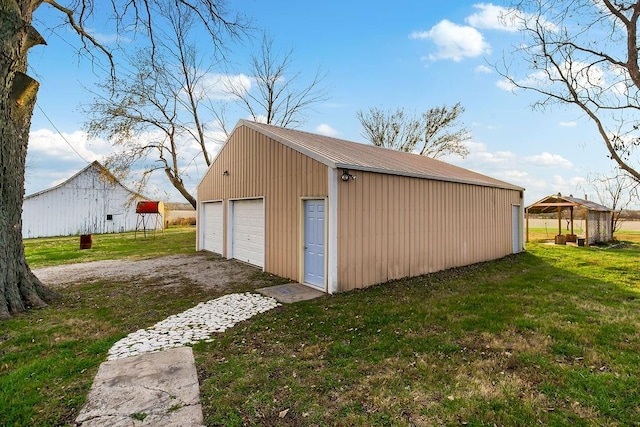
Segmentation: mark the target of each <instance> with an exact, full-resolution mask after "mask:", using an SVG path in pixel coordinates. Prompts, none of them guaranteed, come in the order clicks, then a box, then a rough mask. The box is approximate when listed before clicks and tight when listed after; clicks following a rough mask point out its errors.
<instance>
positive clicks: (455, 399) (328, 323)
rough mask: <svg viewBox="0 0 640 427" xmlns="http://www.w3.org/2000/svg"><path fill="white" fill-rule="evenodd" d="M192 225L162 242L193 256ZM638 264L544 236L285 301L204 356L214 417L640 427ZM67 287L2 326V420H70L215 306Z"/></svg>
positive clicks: (140, 288)
mask: <svg viewBox="0 0 640 427" xmlns="http://www.w3.org/2000/svg"><path fill="white" fill-rule="evenodd" d="M189 233H191V235H190V237H188V238H187V237H185V236H178V235H176V236H174V237H175V239H176V240H175V241H174V240H172V239H173V238H174V237H171V235H169V234H168V235H166V236H165V239H166V240H165V242H166V244H167V246H170V247H172V250H175V251H178V252H179V251H185V253H188V252H189V251H193V239H194V232H193V231H192V230H190V231H189ZM177 234H180V233H177ZM157 240H158V239H157ZM98 241H99V240H98V238H97V237H96V239H95V240H94V245H96V244H97V242H98ZM31 242H35V241H29V242H28V243H29V244H30V243H31ZM147 242H148V243H151V242H149V241H147ZM125 246H129V244H127V245H125ZM148 246H151V245H148ZM148 246H144V247H148ZM141 247H142V246H141ZM72 249H73V248H71V247H69V250H72ZM152 251H153V252H154V254H156V255H157V254H161V253H163V251H162V250H159V249H157V248H156V249H153V250H152ZM156 251H157V252H156ZM54 252H55V251H54ZM113 252H117V249H113ZM123 252H124V253H127V254H128V255H132V254H134V253H136V251H133V252H131V253H129V252H128V251H125V250H123ZM138 252H139V253H138V256H144V251H142V250H140V251H138ZM27 253H28V256H29V257H33V256H34V254H38V253H42V251H40V250H39V249H38V247H37V245H34V246H32V247H31V248H29V247H28V249H27ZM51 256H53V255H50V256H49V257H51ZM82 256H83V257H84V256H87V255H84V254H82ZM87 260H88V259H87ZM639 260H640V246H639V245H637V244H635V243H626V244H623V245H617V246H614V247H611V248H598V247H591V248H584V247H570V246H555V245H544V244H530V245H529V246H528V251H527V252H526V253H523V254H519V255H516V256H511V257H507V258H504V259H500V260H496V261H493V262H489V263H484V264H480V265H475V266H471V267H467V268H462V269H455V270H449V271H445V272H441V273H436V274H432V275H429V276H424V277H419V278H412V279H404V280H400V281H395V282H392V283H388V284H385V285H382V286H376V287H372V288H369V289H366V290H361V291H354V292H350V293H345V294H339V295H335V296H326V297H323V298H320V299H317V300H313V301H308V302H302V303H297V304H292V305H286V306H282V307H279V308H277V309H275V310H272V311H270V312H267V313H264V314H262V315H260V316H257V317H255V318H254V319H252V320H250V321H247V322H244V323H242V324H240V325H237V326H236V327H235V328H232V329H230V330H228V331H226V332H225V333H224V334H220V335H217V336H216V337H215V340H214V341H213V342H211V343H200V344H198V345H196V346H195V348H194V350H195V354H196V361H197V366H198V373H199V378H200V384H201V396H202V404H203V409H204V413H205V421H206V424H207V425H211V426H212V425H225V426H226V425H261V426H264V425H344V426H347V425H362V426H370V425H406V426H410V425H461V424H463V425H476V426H481V425H488V426H491V425H494V424H496V425H533V424H543V425H618V426H627V425H639V424H640V406H639V405H638V402H640V317H639V313H640V310H639V309H640V271H639V269H638V261H639ZM66 261H68V259H67V260H66ZM54 262H55V261H50V260H48V259H47V257H46V256H45V257H43V258H42V260H40V261H38V263H39V264H37V265H49V264H50V263H54ZM30 263H31V264H32V265H33V264H34V261H33V258H31V259H30ZM259 276H260V277H256V278H255V280H257V281H262V284H264V282H265V281H269V280H275V281H277V278H270V277H269V275H263V274H261V275H259ZM252 282H253V280H252ZM249 286H251V284H247V287H249ZM60 292H61V298H60V299H59V300H57V301H55V302H54V303H53V304H52V305H51V307H49V308H46V309H44V310H39V311H33V312H30V313H26V314H23V315H19V316H16V317H15V318H13V319H11V320H8V321H3V322H0V425H16V426H30V425H60V424H65V423H72V422H73V419H74V418H75V416H76V415H77V413H78V411H79V409H80V407H81V406H82V404H83V402H84V399H85V396H86V393H87V391H88V389H89V387H90V385H91V382H92V380H93V376H94V375H95V372H96V370H97V367H98V365H99V364H100V362H102V361H104V360H105V357H106V354H107V351H108V349H109V348H110V346H111V345H112V344H113V343H114V342H115V341H117V340H118V339H119V338H121V337H123V336H125V335H126V334H127V333H128V332H131V331H134V330H136V329H139V328H144V327H147V326H150V325H152V324H153V323H155V322H156V321H158V320H160V319H163V318H164V317H166V316H168V315H169V314H172V313H176V312H179V311H182V310H184V309H186V308H188V307H190V306H192V305H195V303H197V302H198V301H204V300H207V299H210V298H212V297H215V296H217V295H215V294H210V293H206V292H204V291H202V290H201V289H199V288H196V287H192V286H191V287H189V286H181V287H176V288H167V287H164V288H161V289H160V288H158V287H154V284H153V283H144V282H136V283H112V282H108V281H107V280H105V282H104V283H99V284H95V283H94V284H90V285H84V284H78V285H75V286H68V287H66V288H65V289H62V290H61V291H60Z"/></svg>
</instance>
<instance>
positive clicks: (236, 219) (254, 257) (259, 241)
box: [232, 199, 264, 267]
mask: <svg viewBox="0 0 640 427" xmlns="http://www.w3.org/2000/svg"><path fill="white" fill-rule="evenodd" d="M232 235H233V241H232V248H233V255H232V256H233V258H235V259H238V260H240V261H244V262H248V263H249V264H253V265H257V266H258V267H264V202H263V200H262V199H256V200H237V201H235V202H233V233H232Z"/></svg>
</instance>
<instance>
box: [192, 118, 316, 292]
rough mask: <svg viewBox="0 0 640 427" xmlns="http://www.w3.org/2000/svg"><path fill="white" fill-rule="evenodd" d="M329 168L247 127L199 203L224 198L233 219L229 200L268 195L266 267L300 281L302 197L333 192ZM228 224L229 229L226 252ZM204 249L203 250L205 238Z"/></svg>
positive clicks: (201, 190) (214, 169)
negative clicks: (330, 190) (329, 188)
mask: <svg viewBox="0 0 640 427" xmlns="http://www.w3.org/2000/svg"><path fill="white" fill-rule="evenodd" d="M225 171H226V172H227V173H226V174H225ZM327 173H328V172H327V166H325V165H324V164H322V163H320V162H318V161H316V160H314V159H312V158H310V157H308V156H305V155H304V154H301V153H299V152H297V151H295V150H292V149H291V148H288V147H287V146H285V145H283V144H281V143H279V142H277V141H275V140H273V139H271V138H269V137H267V136H265V135H263V134H261V133H258V132H256V131H254V130H252V129H249V128H247V127H245V126H241V127H239V128H237V129H236V130H235V131H234V133H233V135H232V136H231V138H230V139H229V141H228V142H227V144H226V145H225V146H224V147H223V149H222V151H221V152H220V154H219V155H218V157H217V158H216V160H215V161H214V163H213V165H212V166H211V168H210V169H209V171H208V172H207V174H206V175H205V177H204V179H203V180H202V182H201V184H200V186H199V187H198V207H199V208H201V204H202V203H203V202H206V201H213V200H222V201H223V205H224V206H223V209H224V222H225V224H227V222H228V221H229V218H227V216H228V214H229V209H228V206H229V200H233V199H246V198H254V197H264V208H265V265H264V269H265V271H268V272H270V273H273V274H277V275H279V276H283V277H287V278H290V279H292V280H298V279H299V264H300V263H299V259H298V257H299V253H300V241H301V240H300V237H301V236H300V215H301V212H300V205H301V203H300V198H301V197H321V198H324V197H327V193H328V190H327V186H328V183H327ZM199 226H200V225H199ZM227 229H228V228H227V227H225V230H224V248H225V252H226V248H227V239H228V238H229V236H228V235H227ZM197 235H198V237H199V236H200V233H199V232H198V233H197ZM198 249H202V248H201V247H200V243H198ZM222 255H223V256H227V254H226V253H223V254H222Z"/></svg>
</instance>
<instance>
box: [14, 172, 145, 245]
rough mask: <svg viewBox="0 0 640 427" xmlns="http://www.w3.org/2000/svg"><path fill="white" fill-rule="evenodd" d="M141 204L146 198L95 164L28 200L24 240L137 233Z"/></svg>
mask: <svg viewBox="0 0 640 427" xmlns="http://www.w3.org/2000/svg"><path fill="white" fill-rule="evenodd" d="M140 200H145V197H144V196H142V195H140V194H137V193H135V192H133V191H131V190H129V189H128V188H126V187H125V186H123V185H122V184H120V182H118V180H117V179H116V177H115V176H113V174H112V173H111V172H109V170H107V169H106V168H105V167H104V166H102V165H101V164H100V163H98V162H97V161H95V162H93V163H91V164H90V165H89V166H87V167H86V168H84V169H82V170H81V171H80V172H78V173H77V174H75V175H73V176H72V177H71V178H69V179H68V180H66V181H65V182H63V183H61V184H59V185H56V186H55V187H52V188H49V189H48V190H44V191H40V192H38V193H35V194H32V195H30V196H27V197H25V199H24V204H23V207H22V237H23V238H32V237H48V236H72V235H78V234H101V233H119V232H124V231H134V230H135V229H136V220H137V214H136V203H137V202H138V201H140Z"/></svg>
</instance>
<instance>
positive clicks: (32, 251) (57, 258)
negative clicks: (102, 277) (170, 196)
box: [24, 226, 196, 268]
mask: <svg viewBox="0 0 640 427" xmlns="http://www.w3.org/2000/svg"><path fill="white" fill-rule="evenodd" d="M92 240H93V243H92V247H91V249H88V250H87V249H80V236H69V237H42V238H38V239H25V240H24V247H25V254H26V256H27V262H28V263H29V266H31V268H40V267H47V266H50V265H61V264H71V263H76V262H87V261H99V260H105V259H118V258H148V257H156V256H163V255H176V254H186V253H194V252H195V250H196V241H195V227H189V226H181V227H173V228H169V229H167V230H165V231H164V232H157V233H156V234H155V236H154V234H153V233H152V232H149V231H147V234H146V236H145V235H144V234H143V233H140V232H138V233H133V232H129V233H115V234H94V235H93V239H92Z"/></svg>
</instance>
